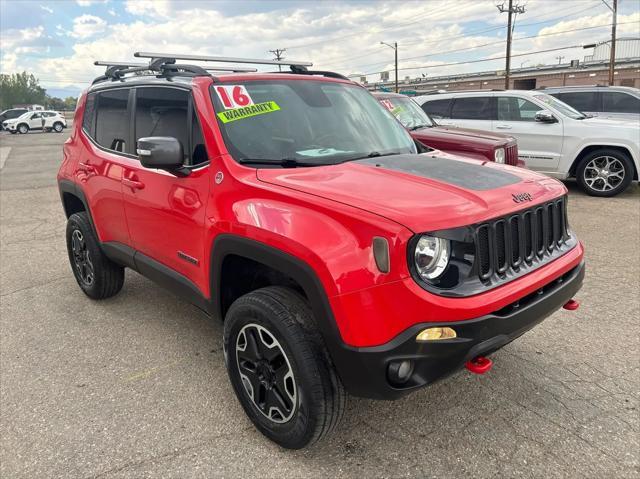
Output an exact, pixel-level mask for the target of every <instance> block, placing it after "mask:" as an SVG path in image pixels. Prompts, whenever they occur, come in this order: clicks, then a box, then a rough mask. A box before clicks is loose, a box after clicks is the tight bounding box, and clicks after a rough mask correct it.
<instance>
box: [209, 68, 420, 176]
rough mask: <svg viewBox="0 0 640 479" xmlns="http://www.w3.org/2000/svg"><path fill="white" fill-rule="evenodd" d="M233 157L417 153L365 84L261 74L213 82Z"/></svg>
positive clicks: (316, 161) (330, 158)
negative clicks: (255, 78)
mask: <svg viewBox="0 0 640 479" xmlns="http://www.w3.org/2000/svg"><path fill="white" fill-rule="evenodd" d="M211 96H212V99H213V104H214V106H215V109H216V112H217V115H216V116H217V119H218V124H219V126H220V129H221V130H222V134H223V136H224V139H225V143H226V145H227V148H228V149H229V152H230V153H231V155H232V156H233V157H234V158H235V160H236V161H241V162H242V161H243V160H260V159H265V160H274V161H275V160H282V159H287V160H296V161H298V162H300V163H304V164H305V165H306V164H310V165H320V164H328V163H338V162H341V161H346V160H349V159H355V158H360V157H365V156H368V155H372V154H373V155H374V156H377V155H387V154H394V153H395V154H397V153H416V145H415V143H414V141H413V140H412V138H411V136H410V135H409V134H408V133H407V131H406V130H405V129H404V128H402V126H401V125H400V124H398V122H397V121H395V120H394V118H393V116H391V115H390V114H389V113H388V112H387V111H385V110H384V109H383V108H380V105H378V103H377V101H376V100H375V99H374V98H373V97H372V96H371V94H370V93H369V92H367V91H366V90H365V89H363V88H361V87H359V86H356V85H347V84H344V83H333V82H326V81H316V80H308V81H300V80H265V81H262V80H261V81H248V82H239V83H235V84H218V85H214V86H213V87H212V94H211Z"/></svg>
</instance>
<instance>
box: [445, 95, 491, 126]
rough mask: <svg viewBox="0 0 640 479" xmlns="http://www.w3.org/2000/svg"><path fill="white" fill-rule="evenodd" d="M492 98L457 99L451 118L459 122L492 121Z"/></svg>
mask: <svg viewBox="0 0 640 479" xmlns="http://www.w3.org/2000/svg"><path fill="white" fill-rule="evenodd" d="M491 116H492V115H491V97H481V96H479V97H471V98H456V99H455V100H454V102H453V108H452V109H451V118H453V119H457V120H458V119H459V120H491Z"/></svg>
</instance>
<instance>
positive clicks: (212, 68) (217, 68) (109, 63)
mask: <svg viewBox="0 0 640 479" xmlns="http://www.w3.org/2000/svg"><path fill="white" fill-rule="evenodd" d="M93 64H94V65H96V66H105V67H118V68H117V69H124V68H132V67H145V66H146V67H149V64H148V63H137V62H115V61H113V62H112V61H105V60H98V61H95V62H93ZM202 69H204V70H207V71H210V72H232V73H254V72H257V71H258V69H257V68H252V67H226V66H224V67H223V66H202Z"/></svg>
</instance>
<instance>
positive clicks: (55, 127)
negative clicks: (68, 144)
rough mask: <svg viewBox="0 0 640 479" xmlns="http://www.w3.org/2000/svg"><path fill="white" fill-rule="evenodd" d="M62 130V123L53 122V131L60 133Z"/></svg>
mask: <svg viewBox="0 0 640 479" xmlns="http://www.w3.org/2000/svg"><path fill="white" fill-rule="evenodd" d="M62 130H64V125H63V124H62V123H60V122H59V121H56V122H55V123H54V124H53V131H55V132H56V133H62Z"/></svg>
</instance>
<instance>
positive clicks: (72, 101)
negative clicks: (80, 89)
mask: <svg viewBox="0 0 640 479" xmlns="http://www.w3.org/2000/svg"><path fill="white" fill-rule="evenodd" d="M76 103H78V99H77V98H76V97H73V96H68V97H67V98H65V99H64V109H65V110H71V111H73V110H75V109H76Z"/></svg>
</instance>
